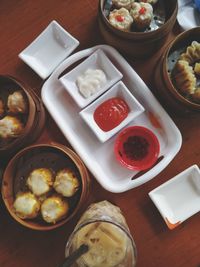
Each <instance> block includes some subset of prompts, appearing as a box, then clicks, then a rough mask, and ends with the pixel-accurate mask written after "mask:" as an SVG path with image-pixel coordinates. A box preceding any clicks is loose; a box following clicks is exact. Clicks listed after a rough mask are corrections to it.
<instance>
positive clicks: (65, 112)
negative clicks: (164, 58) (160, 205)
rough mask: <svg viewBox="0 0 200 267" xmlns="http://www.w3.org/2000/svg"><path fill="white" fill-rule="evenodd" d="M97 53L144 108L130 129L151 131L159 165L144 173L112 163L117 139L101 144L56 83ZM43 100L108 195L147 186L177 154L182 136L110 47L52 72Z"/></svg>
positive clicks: (70, 60) (72, 58) (73, 59)
mask: <svg viewBox="0 0 200 267" xmlns="http://www.w3.org/2000/svg"><path fill="white" fill-rule="evenodd" d="M97 49H102V50H103V51H104V53H105V54H106V55H107V56H108V57H109V59H110V60H111V61H112V62H113V64H114V65H115V66H116V67H117V68H118V69H119V71H120V72H122V73H123V79H122V81H123V82H124V84H125V85H126V86H127V87H128V88H129V90H130V92H131V93H132V94H133V95H134V96H135V97H136V98H137V100H138V101H139V102H140V103H141V104H142V105H143V107H144V108H145V112H143V113H142V114H141V115H140V116H138V117H137V118H136V119H135V120H134V121H132V122H131V123H129V125H127V126H130V125H142V126H145V127H148V128H149V129H151V130H152V131H153V132H154V133H155V134H156V136H157V137H158V140H159V142H160V155H159V161H158V162H157V164H156V165H155V166H153V167H152V168H151V169H150V170H148V171H146V172H140V173H138V172H137V171H131V170H129V169H126V168H125V167H123V166H122V165H121V164H119V162H118V161H117V160H116V159H115V155H114V142H115V139H116V135H115V136H113V137H112V138H110V139H109V140H108V141H107V142H105V143H103V144H102V143H101V142H100V141H99V140H98V139H97V137H96V136H95V135H94V133H93V132H92V131H91V129H90V128H89V127H88V125H87V124H86V123H85V122H84V121H83V120H82V118H81V117H80V115H79V112H80V110H81V109H80V108H79V107H78V106H77V105H76V103H75V102H74V100H73V99H72V98H71V97H70V95H69V94H68V93H67V91H66V90H65V89H64V87H63V85H62V84H61V83H60V81H59V80H58V78H59V76H60V75H61V73H62V72H63V71H64V70H66V69H67V68H68V67H70V66H71V65H72V64H74V63H76V62H78V61H79V60H84V59H85V58H86V57H88V56H90V55H91V54H92V53H94V52H95V51H96V50H97ZM42 100H43V102H44V104H45V106H46V107H47V109H48V111H49V112H50V114H51V115H52V117H53V119H54V120H55V122H56V123H57V125H58V127H59V128H60V129H61V131H62V132H63V134H64V135H65V137H66V138H67V139H68V141H69V142H70V144H71V145H72V147H73V148H74V150H75V151H76V152H77V153H78V154H79V155H80V157H81V158H82V160H83V161H84V163H85V164H86V166H87V167H88V169H89V170H90V171H91V173H92V174H93V175H94V177H95V178H96V179H97V181H98V182H99V183H100V184H101V185H102V186H103V187H104V188H105V189H107V190H108V191H111V192H115V193H120V192H125V191H127V190H129V189H131V188H134V187H137V186H139V185H142V184H144V183H146V182H147V181H149V180H151V179H152V178H154V177H155V176H156V175H157V174H159V173H160V172H161V171H162V170H163V169H164V168H165V167H166V166H167V165H168V164H169V163H170V162H171V161H172V159H173V158H174V157H175V155H176V154H177V153H178V151H179V149H180V147H181V144H182V137H181V134H180V132H179V130H178V128H177V127H176V125H175V124H174V122H173V121H172V120H171V119H170V117H169V116H168V114H167V113H166V112H165V110H164V109H163V108H162V107H161V105H160V104H159V103H158V101H157V100H156V98H155V97H154V96H153V94H152V93H151V91H150V90H149V88H148V87H147V86H146V85H145V83H144V82H143V81H142V80H141V78H140V77H139V76H138V75H137V73H136V72H135V71H134V70H133V68H132V67H131V66H130V65H129V64H128V63H127V61H126V60H125V59H124V58H123V57H122V56H121V55H120V54H119V53H118V52H117V51H116V50H115V49H114V48H112V47H111V46H107V45H99V46H95V47H92V48H88V49H86V50H82V51H80V52H78V53H75V54H73V55H71V56H70V57H69V58H67V59H66V60H65V61H64V62H63V63H61V65H60V66H59V67H58V68H57V69H56V70H55V71H54V72H53V74H52V75H51V76H50V77H49V79H48V80H47V81H46V82H45V83H44V85H43V87H42Z"/></svg>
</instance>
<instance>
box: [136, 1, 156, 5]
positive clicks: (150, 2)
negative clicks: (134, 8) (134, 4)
mask: <svg viewBox="0 0 200 267" xmlns="http://www.w3.org/2000/svg"><path fill="white" fill-rule="evenodd" d="M139 2H144V3H149V4H151V5H155V4H156V3H157V2H158V0H139Z"/></svg>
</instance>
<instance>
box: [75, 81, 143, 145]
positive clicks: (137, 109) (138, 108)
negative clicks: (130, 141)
mask: <svg viewBox="0 0 200 267" xmlns="http://www.w3.org/2000/svg"><path fill="white" fill-rule="evenodd" d="M116 97H118V98H120V99H122V100H124V101H125V103H126V104H127V105H128V108H129V112H128V115H127V117H126V118H125V119H124V120H123V121H122V122H121V123H120V124H119V125H117V126H116V127H114V128H113V129H111V130H110V131H104V130H102V129H101V128H100V127H99V126H98V124H97V123H96V121H95V119H94V112H95V110H96V109H97V108H98V107H99V106H100V105H101V104H102V103H104V102H105V101H108V100H109V99H111V98H116ZM143 111H144V108H143V106H142V105H141V104H140V103H139V102H138V100H137V99H136V98H135V97H134V96H133V95H132V94H131V93H130V91H129V90H128V88H127V87H126V86H125V84H124V83H123V82H121V81H120V82H118V83H117V84H115V85H114V86H113V87H112V88H111V89H110V90H109V91H107V92H106V93H105V94H104V95H102V96H101V97H99V98H98V99H97V100H96V101H95V102H93V103H92V104H91V105H89V106H88V107H86V108H85V109H84V110H82V111H81V112H80V116H81V117H82V118H83V120H84V121H85V122H86V123H87V125H88V126H89V127H90V129H91V130H92V131H93V132H94V134H95V135H96V136H97V138H98V139H99V140H100V141H101V142H105V141H107V140H108V139H109V138H111V137H112V136H113V135H114V134H116V133H117V132H118V131H120V130H121V129H122V128H123V127H125V126H126V125H127V124H128V123H130V122H131V121H132V120H134V119H135V118H136V117H137V116H139V115H140V114H141V113H142V112H143ZM113 116H114V115H113ZM116 116H117V114H116ZM108 119H109V118H108Z"/></svg>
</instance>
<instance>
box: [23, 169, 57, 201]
mask: <svg viewBox="0 0 200 267" xmlns="http://www.w3.org/2000/svg"><path fill="white" fill-rule="evenodd" d="M53 182H54V176H53V173H52V171H51V170H50V169H47V168H39V169H35V170H33V171H32V172H31V173H30V175H29V176H28V178H27V182H26V183H27V186H28V188H29V189H30V190H31V191H32V192H33V194H34V195H36V196H42V195H44V194H46V193H48V192H49V191H50V190H51V188H52V185H53Z"/></svg>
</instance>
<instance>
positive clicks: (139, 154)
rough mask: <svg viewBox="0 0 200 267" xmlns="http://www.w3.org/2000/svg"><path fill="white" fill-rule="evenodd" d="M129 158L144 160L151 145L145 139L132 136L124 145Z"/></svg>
mask: <svg viewBox="0 0 200 267" xmlns="http://www.w3.org/2000/svg"><path fill="white" fill-rule="evenodd" d="M123 148H124V152H125V154H126V156H127V158H129V159H131V160H142V159H143V158H145V157H146V156H147V154H148V148H149V143H148V142H147V140H146V139H145V138H144V137H141V136H137V135H135V136H130V137H129V138H128V139H127V140H126V142H124V144H123Z"/></svg>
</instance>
